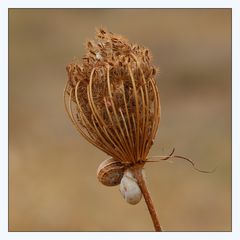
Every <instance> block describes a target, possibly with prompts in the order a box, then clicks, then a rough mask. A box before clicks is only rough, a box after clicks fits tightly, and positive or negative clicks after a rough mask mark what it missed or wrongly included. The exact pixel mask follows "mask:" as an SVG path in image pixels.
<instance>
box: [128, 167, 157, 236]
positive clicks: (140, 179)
mask: <svg viewBox="0 0 240 240" xmlns="http://www.w3.org/2000/svg"><path fill="white" fill-rule="evenodd" d="M132 171H133V174H134V177H135V178H136V179H137V181H138V185H139V187H140V189H141V191H142V194H143V196H144V199H145V202H146V204H147V207H148V211H149V213H150V215H151V218H152V221H153V225H154V228H155V230H156V231H157V232H162V229H161V226H160V223H159V220H158V216H157V212H156V210H155V208H154V205H153V201H152V198H151V195H150V193H149V191H148V188H147V185H146V182H145V180H144V178H143V175H142V167H134V168H133V170H132Z"/></svg>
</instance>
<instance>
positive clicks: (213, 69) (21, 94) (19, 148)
mask: <svg viewBox="0 0 240 240" xmlns="http://www.w3.org/2000/svg"><path fill="white" fill-rule="evenodd" d="M99 26H105V27H107V28H108V29H109V30H110V31H113V32H116V33H120V34H123V35H125V36H127V37H128V38H129V40H131V41H133V42H138V43H139V44H142V45H144V46H147V47H149V48H150V49H151V51H152V53H153V56H154V63H155V65H157V66H159V68H160V74H159V76H158V79H157V83H158V87H159V90H160V96H161V106H162V118H161V124H160V128H159V131H158V135H157V138H156V140H155V144H154V146H153V148H152V151H151V155H165V154H167V153H169V152H170V151H171V150H172V148H173V147H175V148H176V153H177V154H179V155H184V156H186V157H190V158H192V159H193V160H194V161H195V162H196V164H197V166H198V167H199V168H201V169H204V170H211V169H213V168H215V167H217V170H216V171H215V172H214V173H212V174H202V173H198V172H196V171H194V170H193V168H192V167H191V166H190V164H189V163H187V162H184V161H183V160H173V161H172V163H171V162H159V163H152V164H147V166H146V168H145V169H146V174H147V179H148V185H149V188H150V191H151V193H152V197H153V200H154V202H155V205H156V208H157V211H158V213H159V216H160V221H161V224H162V227H163V229H164V230H165V231H231V11H230V10H227V9H218V10H216V9H215V10H214V9H189V10H186V9H181V10H180V9H177V10H176V9H153V10H151V9H149V10H139V9H138V10H137V9H136V10H134V9H132V10H127V9H121V10H120V9H119V10H118V9H109V10H104V9H102V10H94V9H92V10H87V9H86V10H81V9H76V10H73V9H72V10H71V9H69V10H61V9H58V10H57V9H55V10H54V9H52V10H50V9H49V10H47V9H45V10H40V9H39V10H34V9H29V10H24V9H11V10H10V11H9V137H10V138H9V167H10V168H9V180H10V182H9V193H10V195H9V197H10V198H9V230H10V231H152V230H153V227H152V223H151V219H150V216H149V214H148V211H147V207H146V205H145V203H144V201H141V203H140V204H138V205H136V206H131V205H128V204H127V203H126V202H124V200H123V199H122V197H121V196H120V193H119V190H118V187H105V186H102V185H101V184H100V183H99V182H98V181H97V179H96V169H97V167H98V165H99V164H100V162H101V161H102V160H104V159H106V158H107V157H108V156H106V155H105V154H104V153H103V152H101V151H100V150H98V149H97V148H95V147H93V146H92V145H90V144H89V143H88V142H86V141H85V140H84V139H83V138H82V137H81V136H80V135H79V134H78V132H77V131H76V130H75V129H74V127H73V126H72V124H71V122H70V120H69V119H68V117H67V115H66V113H65V111H64V105H63V88H64V85H65V82H66V80H67V75H66V71H65V66H66V65H67V64H68V63H69V62H71V61H72V59H73V58H74V57H81V56H82V55H83V53H84V46H83V43H84V42H85V41H86V40H87V39H91V38H93V37H94V34H95V32H94V31H95V28H96V27H99Z"/></svg>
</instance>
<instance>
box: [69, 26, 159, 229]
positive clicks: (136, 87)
mask: <svg viewBox="0 0 240 240" xmlns="http://www.w3.org/2000/svg"><path fill="white" fill-rule="evenodd" d="M67 73H68V81H67V84H66V87H65V91H64V99H65V106H66V110H67V112H68V115H69V117H70V119H71V121H72V122H73V124H74V125H75V127H76V128H77V130H78V131H79V132H80V133H81V134H82V136H83V137H84V138H85V139H87V140H88V141H89V142H90V143H92V144H93V145H95V146H96V147H97V148H99V149H101V150H102V151H104V152H105V153H106V154H108V155H110V156H111V157H112V158H113V159H114V160H116V161H118V162H120V163H121V164H122V165H123V166H124V169H131V171H132V172H133V175H134V177H135V178H136V180H137V183H138V185H139V187H140V189H141V191H142V193H143V196H144V198H145V201H146V203H147V206H148V209H149V212H150V214H151V217H152V220H153V223H154V226H155V229H156V231H161V227H160V224H159V220H158V218H157V214H156V211H155V209H154V206H153V202H152V200H151V197H150V194H149V192H148V189H147V187H146V184H145V180H144V178H143V176H142V171H141V170H142V168H143V166H144V164H145V163H146V162H147V161H148V159H147V156H148V153H149V150H150V148H151V146H152V145H153V140H154V138H155V135H156V132H157V129H158V126H159V121H160V99H159V93H158V88H157V86H156V81H155V78H156V73H157V70H156V68H155V67H154V66H153V65H152V63H151V54H150V51H149V50H148V49H147V48H145V47H141V46H139V45H137V44H132V43H129V41H128V40H127V39H125V38H123V37H122V36H120V35H117V34H114V33H111V32H108V31H107V30H104V29H102V28H101V29H99V30H98V31H97V36H96V41H88V42H87V44H86V54H85V55H84V57H83V58H82V61H79V62H77V61H75V62H73V63H71V64H69V65H68V66H67Z"/></svg>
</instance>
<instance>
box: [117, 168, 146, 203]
mask: <svg viewBox="0 0 240 240" xmlns="http://www.w3.org/2000/svg"><path fill="white" fill-rule="evenodd" d="M120 192H121V194H122V196H123V198H124V199H125V200H126V201H127V202H128V203H130V204H133V205H134V204H137V203H139V202H140V200H141V198H142V192H141V189H140V188H139V186H138V183H137V180H136V179H135V178H134V176H133V174H132V172H131V170H130V169H127V170H126V171H125V172H124V175H123V178H122V180H121V183H120Z"/></svg>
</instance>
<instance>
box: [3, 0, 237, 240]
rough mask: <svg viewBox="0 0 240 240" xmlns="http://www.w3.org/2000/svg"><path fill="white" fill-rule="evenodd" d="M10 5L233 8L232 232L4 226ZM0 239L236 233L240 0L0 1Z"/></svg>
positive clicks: (230, 236) (226, 239)
mask: <svg viewBox="0 0 240 240" xmlns="http://www.w3.org/2000/svg"><path fill="white" fill-rule="evenodd" d="M10 8H231V9H232V232H161V233H156V232H9V231H8V11H9V9H10ZM0 72H1V79H0V83H1V85H0V111H1V112H0V116H1V117H0V239H4V240H20V239H21V240H33V239H34V240H40V239H41V240H42V239H44V240H47V239H51V240H69V239H71V240H77V239H89V240H90V239H105V240H110V239H111V240H112V239H113V237H114V239H115V240H118V239H123V238H124V239H125V240H128V239H131V240H132V239H135V238H136V239H138V240H142V239H156V240H157V239H158V240H161V239H164V240H173V239H174V240H177V239H179V240H180V239H181V240H193V239H194V240H200V239H205V240H206V239H214V240H216V239H217V240H239V239H240V187H239V186H240V173H239V172H240V147H239V144H240V139H239V138H240V137H239V136H240V127H239V123H240V107H239V105H240V94H239V92H240V1H239V0H201V1H192V0H181V1H179V0H168V1H167V0H166V1H160V0H147V1H143V0H138V1H135V2H134V1H131V2H130V1H129V0H122V1H121V2H120V1H119V2H116V1H109V0H104V1H99V0H92V1H85V2H84V1H82V2H80V1H76V0H68V1H64V0H58V1H54V0H48V1H46V0H35V1H31V0H22V1H18V0H15V1H14V0H8V1H1V6H0Z"/></svg>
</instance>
